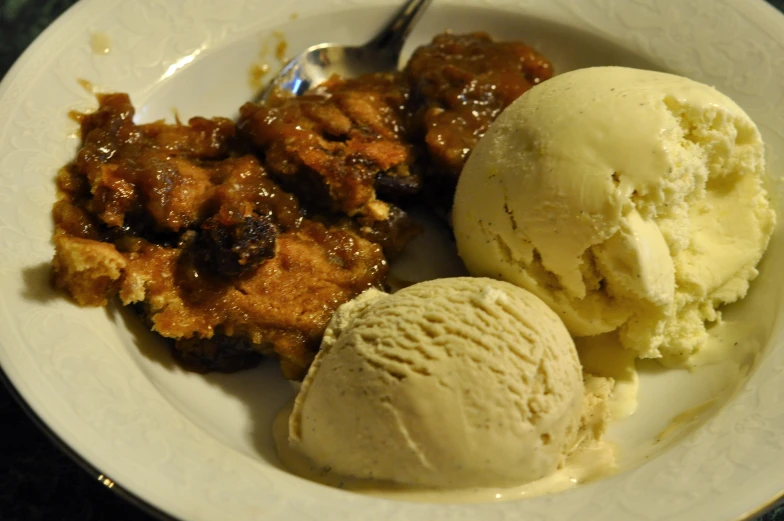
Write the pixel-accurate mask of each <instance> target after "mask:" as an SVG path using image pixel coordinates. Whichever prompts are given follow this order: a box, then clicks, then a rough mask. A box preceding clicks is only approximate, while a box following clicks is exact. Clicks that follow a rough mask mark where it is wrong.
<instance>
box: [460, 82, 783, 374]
mask: <svg viewBox="0 0 784 521" xmlns="http://www.w3.org/2000/svg"><path fill="white" fill-rule="evenodd" d="M764 172H765V158H764V148H763V143H762V139H761V137H760V133H759V131H758V130H757V127H756V126H755V125H754V123H753V122H752V121H751V119H749V117H748V116H747V115H746V114H745V112H744V111H743V110H741V108H740V107H738V105H736V104H735V103H734V102H733V101H732V100H730V99H729V98H727V97H726V96H724V95H723V94H721V93H719V92H718V91H716V90H715V89H713V88H711V87H708V86H706V85H703V84H700V83H697V82H695V81H692V80H689V79H686V78H682V77H679V76H674V75H671V74H664V73H659V72H651V71H643V70H637V69H627V68H621V67H596V68H589V69H582V70H577V71H573V72H568V73H565V74H563V75H560V76H556V77H554V78H552V79H550V80H548V81H547V82H544V83H542V84H541V85H538V86H536V87H535V88H533V89H532V90H531V91H529V92H527V93H526V94H524V95H523V96H521V97H520V98H519V99H518V100H517V101H516V102H514V103H513V104H512V105H510V106H509V107H508V108H507V109H506V110H505V111H504V112H503V113H502V114H501V115H500V116H499V118H498V119H497V120H496V121H495V122H494V124H493V125H492V126H491V127H490V129H489V131H488V132H487V134H486V135H485V136H484V138H483V139H482V140H481V141H480V142H479V143H478V145H477V147H476V148H475V149H474V151H473V152H472V154H471V157H470V158H469V161H468V163H467V164H466V166H465V168H464V170H463V172H462V174H461V177H460V180H459V183H458V186H457V192H456V196H455V203H454V211H453V223H454V231H455V236H456V239H457V245H458V250H459V253H460V256H461V257H462V258H463V260H464V261H465V263H466V266H467V267H468V269H469V271H470V272H471V273H472V274H474V275H479V276H489V277H494V278H499V279H503V280H507V281H510V282H512V283H514V284H517V285H519V286H521V287H524V288H526V289H528V290H530V291H532V292H533V293H535V294H536V295H538V296H539V297H540V298H542V299H543V300H544V301H545V302H547V304H548V305H550V306H551V307H552V308H553V309H554V310H555V311H556V312H557V313H558V314H559V316H560V317H561V318H562V319H563V320H564V322H565V323H566V325H567V327H568V328H569V330H570V332H571V333H572V334H574V335H576V336H589V335H597V334H600V333H605V332H609V331H615V330H618V332H619V335H620V339H621V342H622V343H623V344H624V345H625V346H626V347H627V348H630V349H633V350H635V351H637V352H638V354H639V356H641V357H651V358H656V357H660V356H669V357H675V358H680V359H682V358H684V357H687V356H688V355H689V354H691V353H692V352H694V351H695V350H696V349H698V348H699V347H700V345H702V344H703V343H704V340H705V338H706V329H705V324H706V322H710V321H716V320H718V319H719V318H720V317H719V314H718V311H717V308H718V307H719V306H720V305H722V304H725V303H729V302H733V301H735V300H737V299H739V298H741V297H743V296H744V295H745V294H746V291H747V289H748V284H749V281H750V280H751V279H753V278H754V277H755V276H756V274H757V270H756V268H755V266H756V264H757V263H758V261H759V260H760V257H761V256H762V253H763V251H764V250H765V248H766V246H767V244H768V239H769V238H770V235H771V233H772V229H773V226H774V223H775V215H774V213H773V211H772V210H771V208H770V205H769V203H768V199H767V195H766V192H765V190H764V188H763V184H762V177H763V175H764Z"/></svg>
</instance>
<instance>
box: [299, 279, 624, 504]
mask: <svg viewBox="0 0 784 521" xmlns="http://www.w3.org/2000/svg"><path fill="white" fill-rule="evenodd" d="M602 385H603V384H602V383H601V382H599V384H598V385H597V386H595V387H596V393H595V395H596V396H603V397H606V395H607V394H608V388H607V386H606V385H604V388H601V387H602ZM610 385H611V384H610ZM592 396H593V395H592ZM600 405H601V404H597V403H596V400H595V399H591V398H586V395H585V389H584V385H583V378H582V372H581V367H580V361H579V359H578V357H577V352H576V350H575V347H574V343H573V341H572V339H571V337H570V336H569V334H568V332H567V330H566V328H565V327H564V325H563V323H562V322H561V320H560V319H559V318H558V316H557V315H555V313H553V312H552V311H551V310H550V309H549V308H548V307H547V306H546V305H545V304H544V303H543V302H542V301H541V300H540V299H538V298H537V297H535V296H534V295H532V294H531V293H529V292H527V291H525V290H523V289H521V288H519V287H516V286H514V285H512V284H508V283H506V282H501V281H496V280H492V279H486V278H468V277H458V278H449V279H438V280H433V281H428V282H423V283H419V284H415V285H413V286H410V287H408V288H405V289H403V290H401V291H399V292H397V293H395V294H392V295H388V294H385V293H382V292H379V291H375V290H369V291H368V292H365V293H364V294H362V295H361V296H360V297H359V298H357V299H356V300H354V301H353V302H350V303H348V304H345V305H343V306H342V307H341V308H339V310H338V312H337V313H336V314H335V316H334V317H333V319H332V321H331V323H330V325H329V327H328V328H327V332H326V335H325V337H324V342H323V344H322V349H321V351H320V353H319V355H318V356H317V357H316V360H315V362H314V364H313V366H312V367H311V369H310V371H309V372H308V375H307V377H306V378H305V380H304V382H303V384H302V389H301V391H300V393H299V395H298V396H297V398H296V401H295V403H294V409H293V412H292V414H291V416H290V420H289V441H290V444H291V446H292V447H293V448H294V449H296V450H299V451H301V452H302V453H304V454H305V455H307V456H308V457H309V458H310V459H311V460H312V461H313V462H314V464H315V465H317V466H319V467H323V468H329V469H331V471H332V472H336V473H338V474H343V475H346V476H352V477H358V478H365V479H375V480H387V481H392V482H397V483H403V484H407V485H415V486H423V487H435V488H459V487H475V486H481V487H493V486H511V485H519V484H521V483H525V482H530V481H533V480H536V479H539V478H542V477H544V476H547V475H549V474H551V473H552V472H554V471H555V470H556V469H557V468H559V466H561V465H562V464H563V463H564V458H565V456H566V455H567V454H568V453H569V452H571V451H572V450H573V449H574V446H575V444H576V443H577V442H578V441H579V440H578V438H579V437H581V436H587V437H589V438H591V439H595V438H596V437H598V436H599V435H600V434H601V431H602V430H603V428H604V426H603V424H604V419H605V417H606V415H605V413H604V412H603V409H602V408H601V407H600ZM586 406H589V407H591V408H592V410H591V411H590V414H587V415H583V414H582V413H583V410H584V407H586ZM581 427H582V429H581Z"/></svg>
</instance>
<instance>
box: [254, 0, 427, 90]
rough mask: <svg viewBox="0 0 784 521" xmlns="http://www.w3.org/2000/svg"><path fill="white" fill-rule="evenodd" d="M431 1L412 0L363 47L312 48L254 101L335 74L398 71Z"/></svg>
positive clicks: (331, 45) (311, 84) (304, 87)
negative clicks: (410, 36)
mask: <svg viewBox="0 0 784 521" xmlns="http://www.w3.org/2000/svg"><path fill="white" fill-rule="evenodd" d="M431 1H432V0H408V1H407V2H406V3H405V5H404V6H403V7H402V8H401V9H400V11H398V13H397V14H396V15H395V17H394V18H393V19H392V20H391V21H390V22H389V24H387V26H386V27H384V29H382V30H381V32H380V33H379V34H378V35H377V36H376V37H375V38H373V39H372V40H370V41H369V42H367V43H366V44H365V45H362V46H360V47H347V46H344V45H338V44H334V43H321V44H318V45H314V46H312V47H308V48H307V49H306V50H305V52H303V53H302V54H300V55H299V56H296V57H295V58H293V59H291V60H290V61H289V62H288V63H286V65H285V66H284V67H283V68H282V69H281V70H280V72H279V73H278V74H277V75H276V76H275V77H274V78H272V80H271V81H270V82H269V84H268V85H267V87H266V88H265V89H264V90H263V91H262V92H261V94H259V96H258V97H257V98H256V99H255V100H254V101H256V102H263V101H264V100H266V99H267V98H268V97H269V96H270V94H271V93H272V92H273V91H275V90H277V89H280V90H282V91H284V92H290V93H292V94H294V95H295V96H299V95H300V94H302V93H304V92H305V91H307V90H308V89H309V88H311V87H315V86H316V85H319V84H320V83H322V82H324V81H325V80H327V79H328V78H329V77H330V76H332V75H333V74H337V75H338V76H341V77H344V78H354V77H356V76H359V75H361V74H367V73H372V72H388V71H394V70H396V69H397V63H398V60H399V58H400V51H401V50H402V49H403V44H404V43H405V40H406V37H407V36H408V34H409V33H410V32H411V29H412V28H413V27H414V24H415V23H416V22H417V21H418V20H419V18H420V17H421V16H422V13H423V12H424V11H425V8H426V7H427V6H428V5H430V2H431Z"/></svg>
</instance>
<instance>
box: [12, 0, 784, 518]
mask: <svg viewBox="0 0 784 521" xmlns="http://www.w3.org/2000/svg"><path fill="white" fill-rule="evenodd" d="M131 1H132V0H131ZM769 1H770V3H771V4H772V5H774V6H776V7H777V8H779V9H780V10H782V11H784V0H769ZM74 3H76V0H0V77H2V76H4V75H5V73H6V71H7V70H8V69H9V67H11V65H12V64H13V62H14V60H16V58H17V57H18V56H19V55H20V54H21V52H22V51H23V50H24V49H25V48H26V47H27V46H28V45H29V44H30V42H32V41H33V39H35V37H36V36H37V35H38V34H39V33H40V32H41V31H42V30H43V29H45V28H46V26H48V25H49V24H50V23H51V22H52V21H53V20H54V19H55V18H56V17H57V16H59V15H60V14H61V13H62V12H63V11H65V10H66V9H67V8H68V7H69V6H71V5H72V4H74ZM0 440H2V442H3V450H2V451H0V521H53V520H60V521H70V520H74V521H103V520H112V521H154V520H155V519H156V518H155V517H152V516H151V515H149V514H147V513H145V512H143V511H142V510H141V509H140V508H138V507H137V506H135V505H133V504H131V503H129V502H128V501H126V500H125V499H124V498H122V497H120V496H118V495H117V494H115V493H113V492H112V491H110V490H108V489H106V488H105V487H104V486H103V485H101V484H99V482H98V479H97V475H93V474H90V473H88V472H85V470H84V469H83V468H82V467H80V466H79V465H77V464H76V463H74V461H73V460H71V459H70V458H69V457H68V456H66V455H65V454H64V453H63V452H62V451H61V450H60V449H59V448H57V447H56V446H55V445H54V444H53V443H52V442H51V440H50V439H49V438H48V437H47V436H46V435H45V434H44V433H43V432H42V431H41V430H40V429H39V428H38V427H37V426H36V425H35V424H34V423H33V422H32V421H31V420H30V418H29V417H28V416H27V415H26V414H25V412H24V411H23V409H22V407H20V405H19V404H18V403H17V402H16V400H15V399H14V397H13V396H12V395H11V394H10V393H9V392H7V391H6V389H5V388H4V387H2V386H0ZM782 472H783V473H784V469H782ZM221 521H223V520H221ZM757 521H784V505H779V506H778V507H777V508H775V509H773V510H772V511H770V512H768V513H767V514H765V515H763V516H761V517H760V518H758V520H757Z"/></svg>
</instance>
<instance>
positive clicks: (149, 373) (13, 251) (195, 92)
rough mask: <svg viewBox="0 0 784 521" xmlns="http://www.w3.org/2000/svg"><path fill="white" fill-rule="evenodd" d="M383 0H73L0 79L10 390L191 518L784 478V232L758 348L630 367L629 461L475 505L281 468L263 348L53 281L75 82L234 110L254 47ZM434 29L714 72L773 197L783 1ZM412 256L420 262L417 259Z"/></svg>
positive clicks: (582, 9)
mask: <svg viewBox="0 0 784 521" xmlns="http://www.w3.org/2000/svg"><path fill="white" fill-rule="evenodd" d="M394 8H395V2H391V1H389V0H362V1H360V0H297V1H291V2H272V1H267V0H226V1H218V0H190V1H185V0H183V1H170V2H163V1H158V0H135V1H133V2H128V1H122V0H82V1H81V2H79V3H78V4H76V5H75V6H74V7H73V8H72V9H71V10H70V11H68V12H67V13H66V14H65V15H64V16H63V17H62V18H61V19H59V20H58V21H57V22H56V23H55V24H53V25H52V26H51V27H50V28H49V29H48V30H47V31H46V32H45V33H44V34H43V35H42V36H41V37H40V38H39V39H38V40H37V41H36V42H35V43H34V44H33V45H32V46H31V47H30V49H28V51H27V52H26V53H25V54H24V55H23V57H22V58H21V59H20V61H19V62H18V63H17V64H16V65H15V66H14V68H13V69H12V70H11V72H9V74H8V75H7V77H6V78H5V79H4V81H3V83H2V85H1V86H0V203H2V204H0V285H1V287H2V296H0V307H1V309H2V312H1V313H0V364H2V369H3V371H4V372H5V374H6V376H7V377H8V379H9V380H10V381H11V382H12V384H13V385H14V387H15V388H16V389H17V391H18V392H19V394H20V395H21V396H22V397H23V399H24V400H25V401H26V402H27V404H28V405H29V407H30V408H31V409H32V411H33V412H34V413H35V414H36V415H37V416H38V418H40V419H41V420H42V421H43V422H44V423H45V424H46V426H47V427H48V429H49V430H51V431H52V432H53V433H54V434H55V435H56V436H57V437H58V438H59V439H60V440H62V441H63V442H64V443H65V444H67V445H68V446H69V447H70V448H71V449H72V450H73V451H74V452H75V453H76V454H77V455H78V456H79V457H80V458H82V459H83V460H84V461H86V462H87V463H88V464H89V465H92V466H93V467H95V468H98V469H100V472H101V473H102V474H103V475H104V476H106V483H107V484H109V485H110V484H112V483H115V482H116V483H117V485H118V487H122V488H123V489H125V490H127V491H129V492H130V493H131V494H132V495H134V496H136V497H137V498H139V499H141V500H142V501H144V502H146V503H147V504H149V505H151V506H152V507H153V508H155V509H158V510H160V511H161V512H165V513H167V514H169V515H171V516H173V517H175V518H178V519H182V520H188V521H202V520H215V519H233V520H236V521H246V520H256V521H258V520H267V519H287V520H292V521H298V520H310V519H319V520H330V519H335V520H349V519H368V518H372V519H376V520H390V521H391V520H399V521H402V520H406V521H409V520H428V521H431V520H469V519H487V520H507V519H508V520H517V519H527V520H561V519H563V520H566V519H580V520H585V521H588V520H602V521H611V520H612V521H614V520H618V521H621V520H622V521H629V520H658V519H671V520H675V521H677V520H683V521H693V520H694V519H705V520H708V519H710V520H717V521H718V520H731V519H737V518H742V517H744V516H746V515H750V513H751V512H754V511H756V510H758V509H760V508H763V507H764V506H765V505H766V504H769V502H770V501H771V500H772V499H773V498H775V497H777V496H778V495H779V494H780V493H781V491H782V490H784V474H782V472H781V470H780V469H781V468H784V409H783V408H782V407H781V404H782V403H784V380H782V378H783V376H782V375H783V374H784V331H783V330H782V310H781V300H782V289H784V281H782V271H781V270H777V269H776V267H777V266H780V265H781V264H782V263H783V262H784V250H783V248H784V238H782V232H781V230H778V231H777V232H776V234H775V236H774V238H773V241H772V243H771V247H770V250H769V252H768V254H767V256H766V257H765V259H764V261H763V264H762V274H761V275H760V277H759V278H758V279H757V280H756V281H755V282H754V284H753V287H752V291H751V293H750V295H749V297H748V298H747V299H746V300H745V301H744V302H743V303H742V304H741V305H738V306H734V307H732V308H731V309H729V310H728V311H727V313H726V316H727V318H728V321H730V322H733V323H737V324H738V325H739V326H738V327H739V329H737V330H738V331H742V333H741V334H738V338H737V339H736V340H737V341H738V342H740V343H742V344H743V345H744V346H746V347H748V348H749V350H750V352H751V353H752V354H753V356H749V357H746V358H742V359H733V358H732V357H731V358H730V360H729V361H727V362H725V363H721V364H716V365H711V366H708V367H706V368H704V369H702V370H699V371H697V372H695V373H694V374H688V373H686V372H685V371H664V370H662V369H660V368H657V366H655V364H642V365H641V367H640V370H641V381H642V387H641V394H640V406H639V410H638V412H637V414H635V415H634V416H633V417H631V418H630V419H629V420H626V421H624V422H621V423H619V424H618V425H616V426H615V427H614V428H613V430H612V432H611V437H612V439H614V440H616V441H617V442H618V443H619V445H620V446H621V449H622V451H621V464H622V466H623V468H624V471H623V472H621V473H619V474H618V475H615V476H613V477H610V478H607V479H604V480H602V481H599V482H596V483H591V484H588V485H583V486H579V487H576V488H574V489H572V490H570V491H567V492H564V493H561V494H558V495H554V496H546V497H539V498H532V499H527V500H524V501H514V502H498V503H493V504H481V505H459V504H443V505H436V504H423V503H405V502H398V501H390V500H381V499H376V498H371V497H367V496H363V495H359V494H353V493H349V492H344V491H340V490H335V489H330V488H327V487H324V486H321V485H317V484H314V483H310V482H307V481H304V480H302V479H300V478H298V477H295V476H293V475H291V474H289V473H288V472H286V471H285V470H284V469H282V468H281V467H280V466H279V464H278V462H277V458H276V457H275V453H274V448H273V446H272V443H271V434H270V423H271V420H272V417H273V416H274V414H275V412H276V411H277V410H278V408H280V407H281V406H282V405H283V404H284V403H285V402H286V401H287V400H288V399H289V398H290V396H291V394H292V391H291V389H290V387H289V386H288V385H287V383H286V382H284V381H283V380H282V379H281V378H280V376H279V375H278V372H277V369H276V367H275V365H274V364H267V365H265V366H263V367H262V368H260V369H258V370H254V371H248V372H244V373H239V374H234V375H208V376H202V375H197V374H192V373H187V372H184V371H182V370H181V369H179V368H178V367H177V366H175V365H174V364H173V362H172V361H171V358H170V357H169V355H168V354H167V352H166V350H165V349H164V348H163V346H162V345H161V343H160V341H159V340H158V339H157V338H155V337H154V336H153V335H152V334H150V333H149V332H147V331H145V330H144V329H143V328H142V327H141V326H140V325H139V324H138V323H137V322H136V321H135V320H134V318H133V317H132V316H129V315H126V314H125V313H123V312H121V311H119V310H117V309H115V308H110V309H108V310H105V309H81V308H78V307H76V306H74V305H72V304H71V303H69V302H68V301H67V300H66V299H65V298H62V296H61V295H58V294H57V293H55V292H54V291H52V290H51V289H50V288H49V286H48V282H47V277H48V271H49V267H48V263H49V261H50V259H51V255H52V246H51V243H50V235H51V231H52V223H51V218H50V208H51V204H52V202H53V201H54V200H55V186H54V182H53V179H54V176H55V174H56V171H57V169H58V168H59V167H60V166H62V165H63V164H64V163H66V162H67V161H68V160H69V159H70V158H71V157H72V156H73V155H74V152H75V150H76V148H77V146H78V136H77V127H76V124H75V123H74V122H73V121H72V120H70V119H69V118H68V116H67V113H68V111H69V110H89V109H91V108H94V107H95V106H96V102H95V99H94V97H93V96H92V95H91V94H90V93H88V92H87V91H86V90H85V88H84V87H83V86H82V85H80V83H79V82H78V81H77V80H78V79H82V80H87V81H89V82H90V83H92V84H93V85H94V86H95V88H96V89H97V90H99V91H104V92H108V91H125V92H129V93H130V94H131V98H132V100H133V102H134V103H135V104H136V106H137V107H138V114H137V116H138V118H137V119H138V120H139V121H150V120H153V119H157V118H167V119H170V120H171V119H172V117H173V109H176V110H177V112H178V113H179V115H180V116H181V117H183V118H187V117H189V116H192V115H197V114H198V115H204V116H212V115H226V116H234V115H235V114H236V111H237V108H238V107H239V106H240V104H241V103H242V101H243V100H245V99H248V98H249V97H250V96H251V95H252V93H253V89H252V86H251V82H250V81H249V69H250V68H251V66H252V64H254V63H258V62H260V61H261V62H268V63H270V64H272V65H277V64H278V62H277V59H276V58H275V53H274V50H275V47H276V45H277V43H278V41H279V40H280V39H281V38H282V39H284V40H285V42H286V43H287V46H288V47H287V48H288V54H289V55H291V54H293V53H296V52H297V51H298V50H300V49H303V48H305V47H307V46H308V45H310V44H313V43H318V42H322V41H335V42H342V43H361V42H363V41H364V40H366V39H367V38H368V37H369V36H370V35H371V34H372V33H373V32H374V31H375V30H376V29H377V28H378V27H379V26H380V25H381V24H382V23H383V22H384V20H385V19H386V17H387V16H389V15H390V14H391V13H392V12H393V11H394ZM444 29H452V30H454V31H471V30H486V31H488V32H490V33H491V34H493V35H494V36H496V37H499V38H516V39H522V40H524V41H526V42H527V43H529V44H532V45H534V46H535V47H537V48H538V49H540V50H541V51H542V52H543V53H544V54H545V55H547V56H548V57H549V58H551V59H552V61H553V62H554V65H555V67H556V71H557V72H563V71H566V70H569V69H574V68H579V67H584V66H589V65H608V64H615V65H627V66H637V67H643V68H652V69H659V70H666V71H670V72H674V73H678V74H682V75H685V76H689V77H691V78H693V79H696V80H700V81H703V82H706V83H709V84H713V85H716V86H717V87H718V88H719V89H720V90H721V91H723V92H725V93H726V94H728V95H730V96H731V97H732V98H734V99H735V100H736V101H737V102H738V103H739V104H740V105H741V106H742V107H743V108H744V109H746V110H747V111H748V113H749V114H750V115H751V116H752V118H753V119H754V120H755V121H756V122H757V123H758V124H759V126H760V129H761V130H762V133H763V135H764V138H765V139H766V141H767V143H768V145H769V149H770V171H771V176H772V178H773V180H772V183H771V187H772V188H771V189H772V193H773V195H774V197H775V199H776V204H777V205H779V201H780V198H781V195H782V190H781V186H780V181H781V179H782V175H783V174H784V168H783V167H782V161H781V160H780V158H779V157H777V156H776V154H775V152H776V151H780V150H784V99H783V98H784V16H781V15H780V14H779V13H778V12H776V11H775V10H774V9H773V8H771V7H770V6H768V5H766V4H764V3H763V2H762V1H744V0H720V1H719V0H693V1H690V2H682V1H680V0H661V1H642V0H640V1H634V2H632V1H622V0H593V1H588V0H586V1H582V0H580V1H578V0H513V1H508V0H451V1H450V0H437V1H436V2H435V4H434V5H433V6H432V8H431V10H430V11H429V12H428V13H427V14H426V15H425V17H424V18H423V20H422V21H421V23H420V25H419V26H418V27H417V28H416V30H415V32H414V34H413V35H412V38H411V42H410V45H408V46H407V50H408V52H410V50H411V48H412V47H413V46H414V45H417V44H420V43H423V42H425V41H427V40H428V39H429V38H430V37H431V36H432V35H434V34H435V33H437V32H440V31H442V30H444ZM106 49H108V51H109V52H108V53H105V54H104V53H103V52H102V51H103V50H106ZM442 240H443V239H442ZM404 269H407V270H412V269H413V270H414V271H416V270H417V269H419V274H420V276H422V277H426V276H430V274H428V273H427V267H426V266H424V264H421V263H420V261H418V260H417V259H416V258H415V259H409V261H408V264H407V266H405V267H404ZM739 377H740V379H739ZM694 407H696V409H694ZM689 409H692V412H691V413H690V414H686V415H682V416H681V417H680V418H676V417H678V415H679V414H681V413H683V412H684V411H687V410H689ZM674 418H676V420H677V421H676V422H675V424H676V427H675V428H673V429H670V430H669V433H670V434H669V435H668V436H665V437H663V438H661V439H660V437H659V436H658V435H659V434H660V433H661V432H662V431H663V430H665V429H666V428H667V427H668V426H669V425H671V424H672V420H673V419H674Z"/></svg>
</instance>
